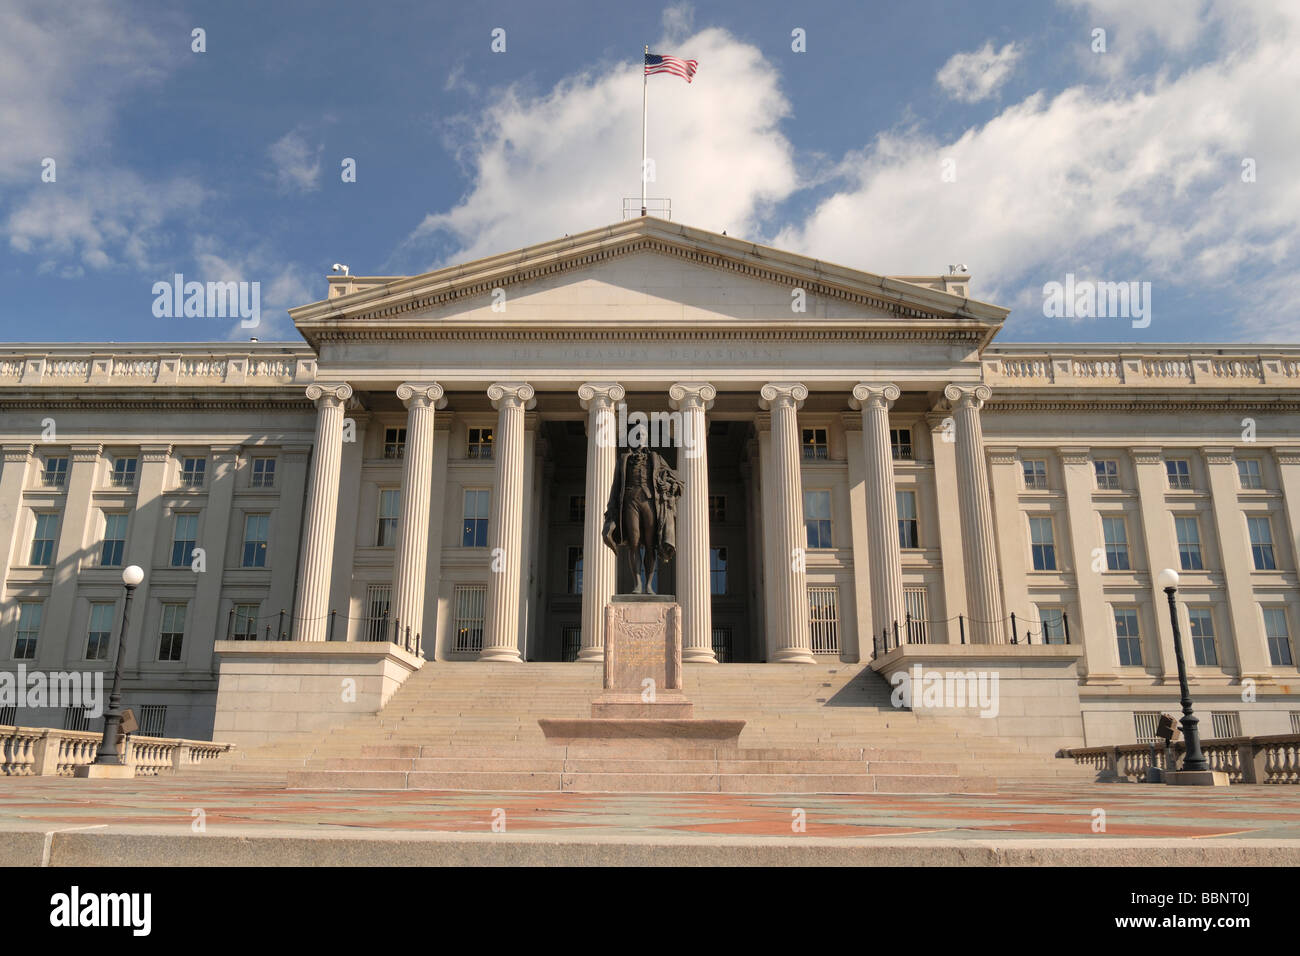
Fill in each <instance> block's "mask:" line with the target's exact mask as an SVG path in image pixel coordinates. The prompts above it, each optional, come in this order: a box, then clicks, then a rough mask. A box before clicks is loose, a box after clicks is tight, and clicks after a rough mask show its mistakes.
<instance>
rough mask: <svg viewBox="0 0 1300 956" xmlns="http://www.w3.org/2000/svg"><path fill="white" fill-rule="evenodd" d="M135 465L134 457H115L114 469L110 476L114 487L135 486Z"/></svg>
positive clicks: (110, 482)
mask: <svg viewBox="0 0 1300 956" xmlns="http://www.w3.org/2000/svg"><path fill="white" fill-rule="evenodd" d="M135 465H136V459H134V458H115V459H113V471H112V472H111V473H110V474H109V476H108V483H109V484H110V485H112V486H113V487H114V488H134V487H135Z"/></svg>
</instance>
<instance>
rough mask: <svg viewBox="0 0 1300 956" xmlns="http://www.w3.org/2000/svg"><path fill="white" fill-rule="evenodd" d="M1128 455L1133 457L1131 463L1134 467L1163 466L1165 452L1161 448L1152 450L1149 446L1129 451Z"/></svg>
mask: <svg viewBox="0 0 1300 956" xmlns="http://www.w3.org/2000/svg"><path fill="white" fill-rule="evenodd" d="M1129 454H1130V455H1132V456H1133V463H1134V464H1136V465H1163V464H1164V463H1165V451H1164V449H1163V448H1153V447H1150V446H1146V445H1144V446H1141V447H1135V448H1130V449H1129Z"/></svg>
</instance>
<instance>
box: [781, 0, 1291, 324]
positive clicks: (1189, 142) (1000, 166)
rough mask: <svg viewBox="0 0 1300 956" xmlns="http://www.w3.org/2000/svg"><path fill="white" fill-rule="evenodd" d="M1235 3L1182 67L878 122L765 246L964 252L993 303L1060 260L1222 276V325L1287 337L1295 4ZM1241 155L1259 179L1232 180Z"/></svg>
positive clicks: (1189, 281) (1123, 271)
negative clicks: (976, 117) (878, 130)
mask: <svg viewBox="0 0 1300 956" xmlns="http://www.w3.org/2000/svg"><path fill="white" fill-rule="evenodd" d="M1107 2H1109V0H1107ZM1233 9H1234V16H1235V17H1236V21H1235V23H1234V27H1233V30H1232V31H1231V33H1222V32H1209V33H1207V34H1205V35H1204V36H1202V38H1201V39H1202V40H1206V41H1209V42H1216V43H1218V44H1219V45H1220V49H1218V51H1217V55H1216V57H1215V59H1214V60H1213V61H1212V62H1209V63H1204V64H1202V65H1199V66H1197V67H1195V68H1191V69H1187V70H1186V71H1185V72H1183V73H1181V74H1180V75H1177V76H1164V75H1160V76H1158V77H1156V78H1150V77H1125V78H1121V79H1117V80H1114V81H1112V82H1111V83H1110V84H1108V85H1105V86H1102V87H1085V86H1078V87H1073V88H1070V89H1067V90H1065V91H1064V92H1062V93H1060V94H1059V95H1056V96H1054V97H1048V96H1045V95H1043V94H1036V95H1034V96H1031V97H1029V98H1028V99H1026V100H1024V101H1023V102H1020V103H1016V104H1014V105H1012V106H1009V107H1008V108H1006V109H1005V110H1003V111H1002V112H1001V113H1000V114H999V115H997V116H995V117H994V118H993V119H991V120H990V121H988V122H987V123H986V124H984V125H983V126H980V127H974V128H971V129H968V130H966V131H965V132H964V133H963V134H962V135H961V136H960V137H958V138H957V139H956V140H954V141H940V140H936V139H932V138H928V137H925V136H923V135H919V134H916V133H914V132H902V133H886V134H882V135H881V136H879V137H877V139H876V140H875V142H874V143H873V144H872V145H871V147H870V148H869V149H867V150H865V151H864V152H862V153H861V154H859V155H855V156H852V157H849V158H848V159H847V160H846V161H845V163H844V165H843V171H844V174H845V178H846V180H847V182H846V185H845V186H844V188H843V189H842V190H841V191H839V192H838V193H836V194H834V195H832V196H830V197H828V198H826V199H825V200H824V201H823V202H821V203H820V204H819V205H818V207H817V208H816V209H815V210H814V211H813V212H812V214H811V215H810V216H808V218H807V219H806V221H804V222H802V223H799V224H796V225H793V226H790V227H788V228H786V229H784V230H783V231H782V232H781V233H780V234H779V235H778V236H777V237H776V240H775V242H776V244H777V245H779V246H784V247H788V248H792V249H798V250H801V251H804V252H807V253H809V254H812V255H817V256H821V257H823V258H826V259H830V260H833V261H838V262H843V263H845V264H846V265H852V266H859V267H863V268H867V269H870V270H872V271H878V272H888V273H893V274H908V273H935V272H940V271H943V269H944V266H945V264H946V263H949V262H967V263H970V264H971V268H972V272H973V273H974V274H975V278H976V282H977V285H976V289H975V291H976V293H977V294H978V295H979V297H981V298H985V299H991V300H993V301H1002V300H1005V301H1008V302H1013V301H1023V298H1024V289H1025V288H1026V287H1031V286H1037V287H1040V288H1041V285H1042V283H1043V282H1045V281H1049V280H1051V279H1060V278H1061V277H1062V276H1063V275H1064V273H1066V272H1074V273H1075V274H1076V275H1078V276H1080V277H1083V276H1085V275H1087V274H1088V273H1098V274H1100V275H1101V276H1102V277H1104V278H1106V279H1108V280H1111V281H1120V280H1143V281H1148V280H1153V281H1156V282H1157V283H1164V285H1163V288H1165V289H1176V290H1177V291H1178V292H1179V293H1181V294H1185V293H1186V292H1188V291H1189V290H1193V291H1194V290H1198V289H1203V290H1206V291H1207V292H1215V293H1218V292H1222V291H1223V290H1225V289H1231V290H1232V291H1233V292H1234V293H1235V294H1237V295H1238V296H1239V301H1240V303H1241V304H1240V307H1239V311H1238V313H1237V314H1238V325H1237V327H1236V328H1235V329H1233V330H1231V331H1232V333H1233V334H1237V335H1243V336H1245V335H1255V336H1267V337H1271V338H1276V337H1278V336H1285V335H1290V336H1295V335H1297V334H1300V318H1298V317H1297V313H1296V307H1297V306H1300V274H1298V273H1297V269H1296V267H1295V265H1294V262H1295V259H1296V256H1297V254H1298V253H1300V177H1297V176H1296V175H1294V172H1293V170H1294V165H1295V163H1294V157H1295V156H1296V155H1300V112H1297V111H1296V110H1291V109H1286V108H1283V107H1282V104H1285V103H1288V102H1290V100H1291V99H1293V98H1294V90H1296V89H1300V57H1297V56H1296V55H1295V49H1296V47H1297V45H1298V44H1300V9H1298V8H1297V7H1296V6H1295V5H1294V4H1293V3H1288V2H1287V0H1277V2H1273V3H1267V2H1264V0H1252V2H1251V3H1250V4H1249V6H1248V7H1246V6H1243V5H1241V4H1236V5H1234V7H1233ZM1216 19H1217V18H1216ZM1207 30H1210V31H1213V30H1214V27H1207ZM1156 39H1157V40H1158V38H1156ZM1180 42H1181V41H1180ZM1246 157H1251V158H1254V159H1255V160H1256V162H1257V168H1258V181H1257V182H1255V183H1243V182H1242V180H1241V161H1242V159H1243V158H1246ZM949 158H950V159H953V160H955V163H956V177H957V178H956V182H951V183H949V182H944V181H943V180H942V177H941V166H940V163H941V161H942V160H944V159H949ZM1247 275H1249V276H1250V278H1249V280H1247V279H1245V278H1239V277H1244V276H1247ZM1160 287H1161V286H1159V285H1158V286H1157V289H1159V288H1160ZM1039 304H1040V305H1041V299H1040V300H1039ZM1033 314H1034V313H1033V311H1032V310H1027V311H1026V312H1023V313H1019V314H1018V315H1017V314H1013V316H1012V321H1013V322H1017V321H1020V322H1024V321H1031V320H1032V318H1033ZM1039 314H1041V313H1039ZM1159 322H1160V313H1159V306H1158V304H1157V306H1156V315H1155V323H1154V326H1153V327H1155V328H1158V326H1159ZM1114 334H1116V335H1118V334H1120V330H1119V329H1116V330H1115V332H1114ZM1166 337H1168V338H1173V339H1177V338H1179V337H1180V334H1179V331H1178V330H1177V329H1174V328H1168V331H1167V336H1166Z"/></svg>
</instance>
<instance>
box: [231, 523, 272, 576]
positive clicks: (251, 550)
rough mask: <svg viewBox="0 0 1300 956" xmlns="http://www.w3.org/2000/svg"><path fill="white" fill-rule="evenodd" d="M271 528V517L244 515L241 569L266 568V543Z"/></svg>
mask: <svg viewBox="0 0 1300 956" xmlns="http://www.w3.org/2000/svg"><path fill="white" fill-rule="evenodd" d="M270 527H271V516H270V515H264V514H258V515H244V550H243V554H242V555H241V556H240V562H239V563H240V566H241V567H245V568H264V567H266V542H267V532H268V531H269V530H270Z"/></svg>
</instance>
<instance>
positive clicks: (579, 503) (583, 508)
mask: <svg viewBox="0 0 1300 956" xmlns="http://www.w3.org/2000/svg"><path fill="white" fill-rule="evenodd" d="M586 520H587V496H586V495H569V521H571V522H572V523H574V524H582V523H583V522H584V521H586Z"/></svg>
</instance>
